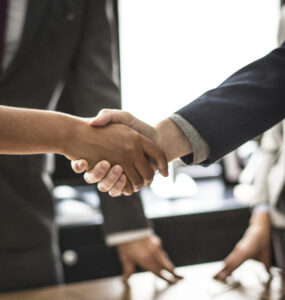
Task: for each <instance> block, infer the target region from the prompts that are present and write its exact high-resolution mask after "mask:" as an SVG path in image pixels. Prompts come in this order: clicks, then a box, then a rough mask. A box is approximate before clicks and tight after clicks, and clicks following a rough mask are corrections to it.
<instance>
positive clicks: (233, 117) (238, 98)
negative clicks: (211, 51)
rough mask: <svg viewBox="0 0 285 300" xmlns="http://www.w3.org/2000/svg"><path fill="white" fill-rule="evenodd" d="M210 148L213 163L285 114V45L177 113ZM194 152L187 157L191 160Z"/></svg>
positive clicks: (276, 121)
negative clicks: (194, 129) (195, 130)
mask: <svg viewBox="0 0 285 300" xmlns="http://www.w3.org/2000/svg"><path fill="white" fill-rule="evenodd" d="M177 113H178V114H180V115H181V116H183V117H184V118H185V119H186V120H188V121H189V122H190V123H191V124H192V125H193V126H194V127H195V128H196V129H197V131H198V132H199V133H200V134H201V136H202V137H203V138H204V139H205V141H206V142H207V143H208V145H209V148H210V157H209V160H207V161H206V162H205V163H204V164H205V165H207V164H210V163H213V162H214V161H216V160H217V159H219V158H221V157H222V156H224V155H225V154H227V153H228V152H230V151H232V150H233V149H235V148H236V147H238V146H239V145H241V144H243V143H244V142H246V141H247V140H249V139H251V138H254V137H256V136H257V135H259V134H260V133H262V132H264V131H265V130H267V129H269V128H270V127H272V126H273V125H274V124H276V123H278V122H279V121H281V120H282V119H283V118H284V117H285V44H283V45H282V46H281V47H280V48H277V49H275V50H274V51H272V52H271V53H269V54H268V55H266V56H265V57H263V58H261V59H259V60H257V61H255V62H253V63H251V64H249V65H248V66H246V67H244V68H243V69H241V70H239V71H238V72H236V73H235V74H233V75H232V76H231V77H229V78H228V79H227V80H226V81H224V82H223V83H222V84H221V85H220V86H219V87H218V88H216V89H213V90H211V91H208V92H206V93H205V94H203V95H202V96H201V97H199V98H198V99H196V101H193V102H191V103H189V104H188V105H186V106H185V107H183V108H182V109H180V110H179V111H178V112H177ZM191 160H192V157H191V155H189V156H187V157H185V161H186V162H188V163H190V162H191Z"/></svg>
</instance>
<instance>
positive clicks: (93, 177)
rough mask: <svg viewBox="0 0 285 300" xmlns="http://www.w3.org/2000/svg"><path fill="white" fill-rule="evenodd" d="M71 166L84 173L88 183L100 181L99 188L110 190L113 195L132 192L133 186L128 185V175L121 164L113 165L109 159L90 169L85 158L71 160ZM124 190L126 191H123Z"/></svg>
mask: <svg viewBox="0 0 285 300" xmlns="http://www.w3.org/2000/svg"><path fill="white" fill-rule="evenodd" d="M71 167H72V169H73V171H74V172H76V173H82V172H84V171H85V173H84V179H85V181H86V182H87V183H89V184H92V183H97V182H99V183H98V186H97V187H98V190H99V191H101V192H108V193H109V195H110V196H111V197H118V196H121V195H122V194H124V195H129V194H130V193H131V192H132V188H131V186H128V185H127V178H126V175H125V174H123V168H122V167H121V166H119V165H115V166H113V167H112V166H111V164H110V163H109V162H108V161H101V162H99V163H98V164H96V165H95V167H94V168H92V169H90V170H88V163H87V161H86V160H84V159H80V160H77V161H72V162H71ZM123 190H124V191H123Z"/></svg>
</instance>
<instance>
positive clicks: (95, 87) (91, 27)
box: [59, 0, 150, 238]
mask: <svg viewBox="0 0 285 300" xmlns="http://www.w3.org/2000/svg"><path fill="white" fill-rule="evenodd" d="M112 3H113V1H112V0H96V1H89V2H88V5H87V7H86V10H85V14H84V16H83V17H82V19H83V20H84V24H83V25H82V34H81V38H80V41H79V45H78V49H77V53H76V55H75V58H74V62H73V64H72V67H71V72H70V74H69V77H68V79H67V82H66V85H65V89H64V91H63V94H62V96H61V99H60V103H59V104H60V105H61V106H64V104H67V105H68V106H71V107H70V111H68V112H70V113H73V114H75V115H79V116H83V117H92V116H95V115H97V113H98V112H99V111H100V110H101V109H103V108H120V107H121V95H120V84H119V61H118V39H117V27H116V22H115V19H114V10H113V6H112ZM65 106H66V105H65ZM99 194H100V200H101V209H102V212H103V216H104V224H103V229H104V233H105V235H106V237H107V238H108V235H110V234H114V233H123V232H126V231H128V232H130V231H131V232H134V231H136V230H139V231H141V230H142V229H148V230H149V229H150V223H149V221H148V220H147V219H146V217H145V215H144V211H143V206H142V202H141V199H140V197H139V196H138V195H133V196H130V197H125V196H121V197H117V198H111V197H110V196H109V195H108V194H107V193H99Z"/></svg>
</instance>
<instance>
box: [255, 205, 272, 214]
mask: <svg viewBox="0 0 285 300" xmlns="http://www.w3.org/2000/svg"><path fill="white" fill-rule="evenodd" d="M269 211H270V206H269V205H268V204H266V203H262V204H258V205H256V206H255V207H254V208H253V210H252V214H253V215H254V214H259V213H263V212H269Z"/></svg>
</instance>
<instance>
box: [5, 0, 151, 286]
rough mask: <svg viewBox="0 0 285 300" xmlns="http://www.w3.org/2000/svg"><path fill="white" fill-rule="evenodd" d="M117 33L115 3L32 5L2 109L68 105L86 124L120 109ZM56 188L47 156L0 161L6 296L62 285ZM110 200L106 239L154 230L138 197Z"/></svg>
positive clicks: (46, 0)
mask: <svg viewBox="0 0 285 300" xmlns="http://www.w3.org/2000/svg"><path fill="white" fill-rule="evenodd" d="M116 33H117V31H116V26H115V23H114V18H113V9H112V1H110V0H106V1H105V0H40V1H39V0H30V2H29V5H28V11H27V17H26V23H25V27H24V32H23V37H22V40H21V43H20V47H19V50H18V52H17V53H16V56H15V58H14V60H13V62H12V63H11V65H10V66H9V67H8V69H7V70H6V71H5V72H4V73H3V74H2V75H1V77H0V104H2V105H10V106H19V107H29V108H40V109H46V108H48V107H51V106H55V105H56V103H57V102H58V101H59V102H62V101H68V102H70V103H71V105H72V107H73V111H74V113H76V114H78V115H81V116H94V115H96V113H97V112H98V111H99V110H100V109H102V108H105V107H109V108H119V107H120V91H119V80H118V78H119V76H118V51H117V50H118V49H117V42H116V41H117V39H116ZM51 188H52V184H51V182H50V180H49V176H48V174H47V171H46V162H45V156H44V155H35V156H3V155H2V156H0V193H1V199H0V237H1V238H0V270H1V274H2V275H3V274H4V273H5V276H2V275H1V276H0V290H9V289H16V288H24V287H33V286H39V285H44V284H52V283H55V282H57V281H59V280H60V279H59V277H60V274H59V273H60V271H58V265H57V264H56V263H55V262H56V260H58V261H59V255H58V248H57V231H56V228H55V225H54V207H53V200H52V197H51V194H50V190H51ZM104 198H105V199H104V201H103V203H102V209H103V212H104V219H105V223H104V229H105V232H106V233H112V232H115V231H123V230H131V229H138V228H143V227H146V226H148V224H147V221H146V219H145V216H144V213H143V209H142V205H141V202H140V200H139V198H138V197H137V196H134V197H131V198H127V197H121V199H118V198H117V199H109V196H108V195H104Z"/></svg>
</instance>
